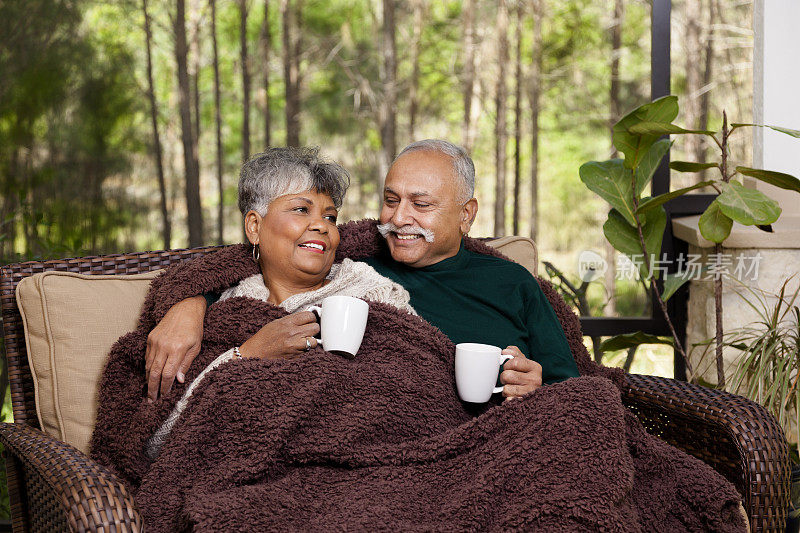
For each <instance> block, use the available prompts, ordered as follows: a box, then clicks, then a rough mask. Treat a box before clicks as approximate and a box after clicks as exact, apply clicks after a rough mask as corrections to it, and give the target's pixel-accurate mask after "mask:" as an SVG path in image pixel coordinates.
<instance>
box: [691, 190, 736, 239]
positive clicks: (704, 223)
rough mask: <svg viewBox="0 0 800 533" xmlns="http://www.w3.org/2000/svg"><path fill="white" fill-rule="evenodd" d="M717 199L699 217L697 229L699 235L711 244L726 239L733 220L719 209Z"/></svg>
mask: <svg viewBox="0 0 800 533" xmlns="http://www.w3.org/2000/svg"><path fill="white" fill-rule="evenodd" d="M717 200H719V198H715V199H714V201H713V202H711V205H710V206H708V208H707V209H706V211H705V213H703V214H702V215H701V216H700V221H699V222H698V227H699V228H700V234H701V235H702V236H703V237H705V238H706V239H708V240H709V241H711V242H716V243H720V242H722V241H724V240H725V239H727V238H728V235H730V234H731V227H733V220H731V219H730V218H729V217H728V216H726V215H725V214H724V213H723V212H722V210H721V209H720V208H719V202H718V201H717Z"/></svg>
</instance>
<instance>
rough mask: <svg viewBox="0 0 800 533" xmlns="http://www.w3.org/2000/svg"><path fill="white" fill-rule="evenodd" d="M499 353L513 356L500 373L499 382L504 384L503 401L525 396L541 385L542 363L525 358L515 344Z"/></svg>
mask: <svg viewBox="0 0 800 533" xmlns="http://www.w3.org/2000/svg"><path fill="white" fill-rule="evenodd" d="M501 353H504V354H511V355H513V356H514V358H513V359H509V360H508V361H506V364H505V365H504V366H503V373H502V374H500V382H501V383H502V384H503V385H505V386H504V387H503V396H504V397H505V398H506V400H505V401H508V400H510V399H512V398H520V397H522V396H525V395H526V394H528V393H531V392H533V391H535V390H536V389H538V388H539V387H541V386H542V365H540V364H539V363H537V362H536V361H532V360H531V359H527V358H526V357H525V356H524V355H523V354H522V352H521V351H520V350H519V348H517V347H516V346H508V347H507V348H506V349H505V350H503V351H502V352H501Z"/></svg>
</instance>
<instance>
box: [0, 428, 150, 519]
mask: <svg viewBox="0 0 800 533" xmlns="http://www.w3.org/2000/svg"><path fill="white" fill-rule="evenodd" d="M0 442H2V444H3V446H4V447H5V450H6V457H7V458H8V459H9V460H12V459H13V462H14V465H15V466H16V467H18V468H19V469H20V470H21V476H20V474H14V473H12V472H11V469H9V473H10V474H11V476H12V477H17V479H9V488H10V490H15V489H16V490H21V491H25V493H26V494H25V496H27V501H28V513H27V517H26V519H27V522H29V523H28V524H25V526H27V527H24V529H25V530H27V529H30V530H32V531H118V532H128V531H131V532H133V531H137V532H138V531H141V530H142V519H141V517H140V516H139V511H138V510H137V509H136V504H135V503H134V501H133V497H132V496H131V495H130V494H129V493H128V490H127V489H126V487H125V485H124V484H123V483H122V482H121V481H120V480H119V479H118V478H117V477H116V476H115V475H114V474H112V473H111V472H109V471H108V470H107V469H105V468H104V467H102V466H100V465H99V464H97V463H96V462H94V461H93V460H92V459H90V458H89V457H87V456H86V455H85V454H84V453H82V452H81V451H79V450H78V449H76V448H74V447H72V446H70V445H69V444H66V443H64V442H61V441H59V440H56V439H54V438H52V437H50V436H49V435H47V434H45V433H42V432H41V431H39V430H38V429H34V428H32V427H30V426H28V425H25V424H5V423H3V424H0ZM18 477H22V479H18ZM12 484H16V487H11V485H12ZM17 526H18V524H16V523H15V531H17Z"/></svg>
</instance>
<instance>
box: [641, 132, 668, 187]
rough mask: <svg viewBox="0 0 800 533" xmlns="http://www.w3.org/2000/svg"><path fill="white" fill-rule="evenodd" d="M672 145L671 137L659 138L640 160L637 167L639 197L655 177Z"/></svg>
mask: <svg viewBox="0 0 800 533" xmlns="http://www.w3.org/2000/svg"><path fill="white" fill-rule="evenodd" d="M670 146H672V141H670V140H669V139H659V140H658V141H656V142H655V143H653V146H651V147H650V149H649V150H647V153H646V154H645V155H644V157H643V158H642V160H641V161H640V162H639V166H637V167H636V197H637V198H639V197H640V196H641V195H642V191H644V188H645V187H647V184H648V183H650V180H651V179H653V174H655V172H656V169H657V168H658V165H659V163H661V160H662V159H663V158H664V154H666V153H667V152H668V151H669V148H670Z"/></svg>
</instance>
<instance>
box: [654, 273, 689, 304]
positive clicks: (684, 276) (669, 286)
mask: <svg viewBox="0 0 800 533" xmlns="http://www.w3.org/2000/svg"><path fill="white" fill-rule="evenodd" d="M692 274H693V272H692V271H690V270H684V271H683V272H677V273H674V274H665V275H664V290H663V291H662V292H661V299H662V300H664V301H665V302H666V301H667V300H669V299H670V298H672V295H673V294H675V291H677V290H678V289H680V288H681V287H682V286H683V285H684V284H685V283H686V282H687V281H689V280H690V279H692V278H691V276H692Z"/></svg>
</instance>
